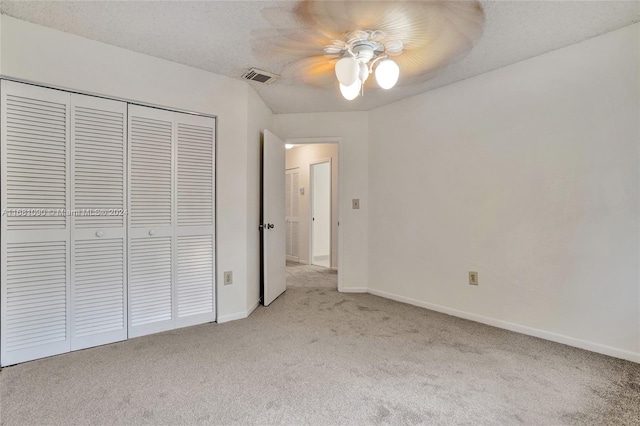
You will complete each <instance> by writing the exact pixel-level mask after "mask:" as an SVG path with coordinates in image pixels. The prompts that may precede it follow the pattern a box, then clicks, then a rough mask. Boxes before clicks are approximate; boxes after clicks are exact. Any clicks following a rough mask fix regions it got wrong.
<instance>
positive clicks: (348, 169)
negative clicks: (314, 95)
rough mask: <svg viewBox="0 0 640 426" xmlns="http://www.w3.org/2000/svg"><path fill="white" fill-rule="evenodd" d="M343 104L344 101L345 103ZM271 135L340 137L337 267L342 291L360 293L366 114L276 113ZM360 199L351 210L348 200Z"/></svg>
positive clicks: (364, 228) (363, 281) (364, 222)
mask: <svg viewBox="0 0 640 426" xmlns="http://www.w3.org/2000/svg"><path fill="white" fill-rule="evenodd" d="M345 102H346V101H345ZM273 125H274V131H275V133H276V134H277V135H278V136H279V137H280V138H282V139H288V138H323V137H341V138H342V141H341V142H340V144H342V148H341V152H340V163H341V166H340V167H341V168H340V171H339V174H340V180H341V183H342V187H341V188H340V189H341V192H340V194H339V198H340V199H339V215H340V232H341V234H342V235H341V238H342V245H340V246H339V250H341V253H342V255H341V256H340V257H341V260H342V262H343V264H339V265H338V268H339V270H340V272H339V274H340V280H341V281H342V285H343V290H344V291H364V290H366V286H367V268H368V253H367V251H368V235H367V231H368V229H367V222H368V214H367V209H368V201H367V200H368V192H369V183H368V170H367V168H368V158H367V144H368V135H367V129H368V113H366V112H347V113H309V114H276V115H274V117H273ZM352 198H359V199H360V210H352V209H351V199H352Z"/></svg>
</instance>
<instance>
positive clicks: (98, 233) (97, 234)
mask: <svg viewBox="0 0 640 426" xmlns="http://www.w3.org/2000/svg"><path fill="white" fill-rule="evenodd" d="M103 235H104V232H102V231H98V232H96V237H102V236H103Z"/></svg>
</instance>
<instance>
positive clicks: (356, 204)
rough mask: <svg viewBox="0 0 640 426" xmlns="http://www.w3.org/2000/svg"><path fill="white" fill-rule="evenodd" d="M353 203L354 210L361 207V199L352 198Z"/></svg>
mask: <svg viewBox="0 0 640 426" xmlns="http://www.w3.org/2000/svg"><path fill="white" fill-rule="evenodd" d="M351 204H352V208H353V209H354V210H358V209H359V208H360V199H359V198H354V199H353V200H351Z"/></svg>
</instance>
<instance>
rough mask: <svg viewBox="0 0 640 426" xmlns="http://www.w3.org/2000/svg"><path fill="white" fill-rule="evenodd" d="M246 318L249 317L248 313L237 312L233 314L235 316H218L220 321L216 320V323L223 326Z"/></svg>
mask: <svg viewBox="0 0 640 426" xmlns="http://www.w3.org/2000/svg"><path fill="white" fill-rule="evenodd" d="M246 317H247V311H242V312H236V313H233V314H227V315H220V316H218V319H217V320H216V322H217V323H218V324H222V323H224V322H229V321H235V320H239V319H244V318H246Z"/></svg>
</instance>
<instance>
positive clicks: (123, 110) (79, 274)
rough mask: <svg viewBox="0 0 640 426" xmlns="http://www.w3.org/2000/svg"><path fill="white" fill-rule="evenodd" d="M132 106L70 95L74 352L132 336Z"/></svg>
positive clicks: (72, 338) (72, 332) (72, 346)
mask: <svg viewBox="0 0 640 426" xmlns="http://www.w3.org/2000/svg"><path fill="white" fill-rule="evenodd" d="M126 122H127V104H126V103H124V102H118V101H112V100H107V99H100V98H95V97H89V96H82V95H75V94H74V95H71V152H72V159H71V169H72V172H73V180H72V182H73V186H72V190H71V191H72V193H71V200H72V211H73V212H74V215H73V216H72V218H71V225H72V247H71V253H72V261H71V264H72V268H71V271H72V273H71V300H72V303H71V315H70V320H71V349H72V350H75V349H83V348H87V347H91V346H96V345H101V344H106V343H112V342H116V341H120V340H125V339H126V338H127V309H126V306H127V294H126V288H127V286H126V257H127V255H126V248H127V240H126V216H125V214H126V208H127V203H126V192H127V191H126V170H127V169H126V167H127V163H126V149H127V147H126V132H127V128H126Z"/></svg>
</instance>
